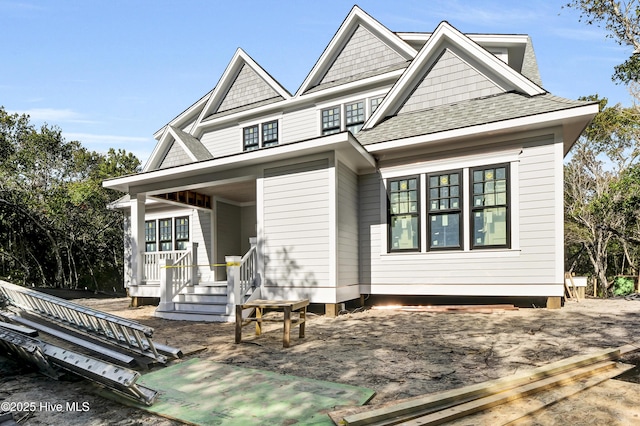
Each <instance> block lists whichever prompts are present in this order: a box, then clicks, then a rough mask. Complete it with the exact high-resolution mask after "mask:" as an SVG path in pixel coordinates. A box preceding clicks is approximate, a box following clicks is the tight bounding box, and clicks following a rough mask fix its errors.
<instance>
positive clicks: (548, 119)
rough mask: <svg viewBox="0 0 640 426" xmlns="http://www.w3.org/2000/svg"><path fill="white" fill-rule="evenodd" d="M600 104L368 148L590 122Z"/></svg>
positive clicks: (375, 150)
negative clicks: (573, 122)
mask: <svg viewBox="0 0 640 426" xmlns="http://www.w3.org/2000/svg"><path fill="white" fill-rule="evenodd" d="M598 109H599V107H598V105H597V104H591V105H585V106H581V107H576V108H570V109H566V110H562V111H554V112H549V113H543V114H537V115H532V116H528V117H521V118H514V119H511V120H504V121H498V122H495V123H487V124H481V125H478V126H470V127H463V128H460V129H454V130H448V131H445V132H438V133H433V134H428V135H419V136H413V137H410V138H405V139H398V140H393V141H387V142H379V143H375V144H370V145H366V146H365V148H366V150H367V151H368V152H370V153H372V154H374V153H378V152H382V151H387V150H396V149H402V148H411V147H413V146H416V145H422V144H426V143H433V142H442V141H448V140H452V139H459V138H468V137H470V136H473V135H497V134H504V133H505V132H516V131H526V130H533V129H536V128H541V127H553V126H557V125H562V124H564V123H565V122H568V121H572V120H580V119H581V120H583V121H584V125H585V126H586V125H587V124H588V123H589V121H590V120H591V119H592V118H593V117H594V116H595V114H597V113H598Z"/></svg>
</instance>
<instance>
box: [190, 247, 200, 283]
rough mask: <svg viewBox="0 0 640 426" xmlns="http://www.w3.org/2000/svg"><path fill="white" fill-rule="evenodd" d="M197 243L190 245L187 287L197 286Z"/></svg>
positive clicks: (198, 278) (198, 277)
mask: <svg viewBox="0 0 640 426" xmlns="http://www.w3.org/2000/svg"><path fill="white" fill-rule="evenodd" d="M198 270H199V268H198V243H195V242H192V243H191V281H189V285H198V281H199V280H200V276H199V274H198Z"/></svg>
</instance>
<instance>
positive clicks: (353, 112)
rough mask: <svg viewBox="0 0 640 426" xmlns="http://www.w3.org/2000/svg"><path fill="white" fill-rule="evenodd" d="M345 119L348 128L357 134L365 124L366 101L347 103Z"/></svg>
mask: <svg viewBox="0 0 640 426" xmlns="http://www.w3.org/2000/svg"><path fill="white" fill-rule="evenodd" d="M345 119H346V122H347V130H348V131H350V132H351V133H353V134H356V133H358V132H359V131H360V129H362V126H363V125H364V101H358V102H354V103H352V104H347V105H345Z"/></svg>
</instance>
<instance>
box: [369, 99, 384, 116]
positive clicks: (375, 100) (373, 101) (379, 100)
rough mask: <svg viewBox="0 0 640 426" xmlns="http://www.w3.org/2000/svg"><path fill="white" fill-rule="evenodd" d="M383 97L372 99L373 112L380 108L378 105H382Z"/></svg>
mask: <svg viewBox="0 0 640 426" xmlns="http://www.w3.org/2000/svg"><path fill="white" fill-rule="evenodd" d="M382 99H383V98H382V97H380V98H373V99H371V114H373V113H374V112H375V111H376V110H377V109H378V105H380V103H381V102H382Z"/></svg>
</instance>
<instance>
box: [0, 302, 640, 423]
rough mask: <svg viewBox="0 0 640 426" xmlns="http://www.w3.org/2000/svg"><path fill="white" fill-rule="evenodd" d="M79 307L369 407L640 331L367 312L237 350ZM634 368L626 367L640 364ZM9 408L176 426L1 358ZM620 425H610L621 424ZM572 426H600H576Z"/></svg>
mask: <svg viewBox="0 0 640 426" xmlns="http://www.w3.org/2000/svg"><path fill="white" fill-rule="evenodd" d="M76 302H78V303H81V304H84V305H88V306H91V307H93V308H96V309H101V310H104V311H107V312H110V313H114V314H116V315H120V316H123V317H126V318H130V319H134V320H137V321H139V322H141V323H143V324H145V325H148V326H151V327H154V329H155V334H154V341H156V342H160V343H164V344H168V345H171V346H174V347H179V348H181V349H182V350H183V351H184V352H187V353H188V352H191V351H193V350H197V349H201V351H199V352H198V353H196V354H193V355H188V356H187V357H186V359H188V357H190V356H197V357H199V358H202V359H207V360H210V361H216V362H223V363H228V364H233V365H237V366H244V367H251V368H259V369H264V370H270V371H274V372H279V373H282V374H288V375H295V376H302V377H307V378H313V379H320V380H328V381H333V382H339V383H344V384H351V385H357V386H364V387H368V388H371V389H374V390H375V391H376V392H377V394H376V396H375V397H374V398H373V400H372V401H371V402H370V403H371V404H379V403H384V402H389V401H394V400H398V399H402V398H408V397H412V396H417V395H424V394H427V393H432V392H437V391H442V390H447V389H453V388H457V387H461V386H465V385H468V384H473V383H477V382H482V381H486V380H490V379H495V378H499V377H503V376H507V375H511V374H514V373H516V372H519V371H522V370H525V369H530V368H533V367H537V366H541V365H544V364H547V363H549V362H552V361H557V360H560V359H563V358H567V357H570V356H573V355H578V354H584V353H588V352H595V351H598V350H601V349H604V348H612V347H618V346H622V345H625V344H628V343H633V342H634V341H636V340H637V339H638V336H637V330H638V328H639V327H640V315H638V312H639V311H640V301H638V300H625V299H609V300H600V299H587V300H581V301H580V302H579V303H578V302H575V301H573V302H568V303H567V304H566V305H565V307H563V308H562V309H559V310H547V309H539V308H522V309H520V310H517V311H494V312H493V313H490V314H485V313H429V312H404V311H395V310H372V309H370V310H361V311H358V312H352V313H347V314H343V315H340V316H338V317H337V318H327V317H324V316H317V315H310V321H309V323H308V324H307V331H306V338H304V339H298V337H297V329H294V330H293V332H292V340H291V347H290V348H288V349H284V348H283V347H282V332H281V328H279V327H281V326H278V325H277V324H269V325H268V326H267V327H266V332H265V333H264V334H263V335H262V336H260V337H256V336H254V335H253V333H252V331H253V330H252V329H251V328H250V327H246V328H245V329H244V334H243V342H242V343H241V344H235V343H234V325H233V324H219V323H194V322H184V321H168V320H163V319H159V318H155V317H154V316H153V310H154V309H155V308H154V307H151V306H145V307H140V308H129V301H128V299H126V298H119V299H80V300H76ZM636 358H638V359H640V357H636ZM636 358H634V357H633V356H632V357H631V358H630V359H628V360H627V361H629V362H633V363H638V364H640V361H638V360H637V359H636ZM639 393H640V392H639ZM3 401H9V402H20V401H22V402H37V403H38V404H40V403H43V402H44V403H51V404H63V405H66V403H67V402H70V401H71V402H73V401H76V402H79V403H80V404H79V405H80V406H81V407H85V408H86V411H65V410H63V412H52V411H47V410H36V411H35V412H33V413H16V416H15V417H16V418H18V419H21V418H22V417H24V418H23V419H22V422H21V423H20V424H25V425H61V424H65V425H106V424H109V425H174V424H178V423H176V422H174V421H171V420H167V419H164V418H161V417H156V416H154V415H151V414H149V413H146V412H144V411H140V410H136V409H132V408H128V407H125V406H122V405H120V404H117V403H115V402H111V401H109V400H106V399H104V398H102V397H101V396H99V395H98V394H97V392H96V388H95V386H94V385H92V384H90V383H87V382H85V381H62V382H60V381H54V380H51V379H48V378H46V377H44V376H41V375H39V374H38V373H34V372H25V371H21V370H20V368H19V367H18V366H16V364H13V363H12V362H8V361H7V360H6V359H5V360H4V361H3V360H2V358H0V402H3ZM578 409H579V408H576V409H575V410H578ZM575 410H573V411H575ZM589 418H591V421H593V418H594V417H593V416H589ZM557 420H558V419H555V420H554V422H555V421H557ZM614 420H615V419H614ZM614 420H611V421H610V422H609V424H623V423H616V421H614ZM535 424H563V423H562V422H560V423H552V422H551V421H549V422H546V423H545V422H542V423H538V422H537V423H535ZM572 424H574V425H576V424H598V423H592V422H591V423H586V420H585V423H581V421H580V420H578V419H573V420H572Z"/></svg>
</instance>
